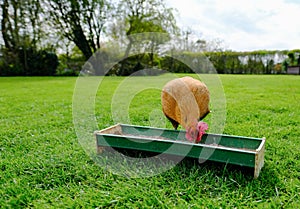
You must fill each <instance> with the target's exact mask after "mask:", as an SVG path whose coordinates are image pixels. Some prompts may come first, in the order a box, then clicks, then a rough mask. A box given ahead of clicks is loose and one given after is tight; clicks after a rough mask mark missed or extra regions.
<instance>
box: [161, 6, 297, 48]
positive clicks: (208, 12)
mask: <svg viewBox="0 0 300 209" xmlns="http://www.w3.org/2000/svg"><path fill="white" fill-rule="evenodd" d="M166 2H167V5H168V6H169V7H172V8H175V9H177V16H176V17H177V23H178V26H179V27H180V28H181V29H186V30H192V31H193V33H194V34H196V35H197V37H198V36H200V38H203V39H205V40H213V39H221V40H222V41H223V43H224V45H225V46H226V48H227V49H230V50H234V51H253V50H286V49H287V50H292V49H300V0H166Z"/></svg>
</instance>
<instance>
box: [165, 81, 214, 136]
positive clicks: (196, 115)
mask: <svg viewBox="0 0 300 209" xmlns="http://www.w3.org/2000/svg"><path fill="white" fill-rule="evenodd" d="M209 99H210V94H209V90H208V88H207V86H206V85H205V84H204V83H202V82H201V81H199V80H196V79H194V78H192V77H188V76H186V77H183V78H177V79H174V80H171V81H169V82H168V83H167V84H166V85H165V86H164V87H163V89H162V94H161V101H162V109H163V112H164V114H165V115H166V117H167V118H168V119H169V120H170V121H171V122H172V125H173V127H174V128H175V129H177V128H178V125H179V124H180V125H181V126H182V127H184V128H185V129H187V130H188V129H189V128H192V129H194V126H197V123H198V121H199V120H201V119H203V118H204V117H205V116H206V115H207V114H208V113H209V112H210V110H209Z"/></svg>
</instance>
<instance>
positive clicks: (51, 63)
mask: <svg viewBox="0 0 300 209" xmlns="http://www.w3.org/2000/svg"><path fill="white" fill-rule="evenodd" d="M2 60H3V61H2V62H1V63H0V75H1V76H51V75H55V73H56V68H57V66H58V64H59V62H58V57H57V55H56V54H54V53H52V52H48V51H47V50H40V51H36V50H34V49H32V48H26V49H20V50H18V51H17V52H10V51H8V50H4V56H3V58H2Z"/></svg>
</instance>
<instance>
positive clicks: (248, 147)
mask: <svg viewBox="0 0 300 209" xmlns="http://www.w3.org/2000/svg"><path fill="white" fill-rule="evenodd" d="M95 136H96V141H97V151H98V154H100V153H101V152H102V151H103V149H105V147H112V148H118V149H126V150H138V151H145V152H154V153H157V154H160V153H164V154H170V155H176V156H182V157H190V158H196V159H199V160H202V161H205V160H209V161H215V162H221V163H228V164H234V165H240V166H245V167H250V168H253V170H254V178H257V177H258V176H259V173H260V170H261V168H262V167H263V165H264V151H265V138H250V137H242V136H230V135H223V134H222V135H220V134H204V135H203V136H202V140H201V142H200V143H198V144H195V143H191V142H188V141H187V140H186V139H185V131H178V130H169V129H162V128H153V127H145V126H135V125H127V124H116V125H114V126H111V127H108V128H106V129H103V130H101V131H96V132H95Z"/></svg>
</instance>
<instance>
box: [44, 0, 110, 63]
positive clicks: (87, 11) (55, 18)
mask: <svg viewBox="0 0 300 209" xmlns="http://www.w3.org/2000/svg"><path fill="white" fill-rule="evenodd" d="M48 4H49V7H48V8H49V14H50V18H51V19H52V23H53V26H54V27H55V28H57V29H58V30H59V33H61V35H62V36H64V37H66V38H67V39H68V40H70V41H72V42H74V43H75V45H76V46H77V47H78V48H79V49H80V51H81V52H82V53H83V55H84V56H85V58H86V59H89V57H91V56H92V54H93V53H94V52H96V51H97V50H98V49H99V48H100V47H101V40H100V39H101V33H102V32H103V29H104V25H105V23H106V21H107V17H108V14H109V11H110V9H111V5H110V4H109V3H108V2H107V1H105V0H82V1H79V0H50V1H49V3H48Z"/></svg>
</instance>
